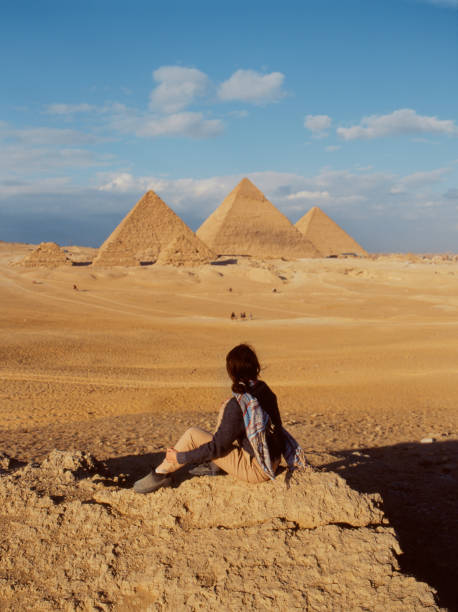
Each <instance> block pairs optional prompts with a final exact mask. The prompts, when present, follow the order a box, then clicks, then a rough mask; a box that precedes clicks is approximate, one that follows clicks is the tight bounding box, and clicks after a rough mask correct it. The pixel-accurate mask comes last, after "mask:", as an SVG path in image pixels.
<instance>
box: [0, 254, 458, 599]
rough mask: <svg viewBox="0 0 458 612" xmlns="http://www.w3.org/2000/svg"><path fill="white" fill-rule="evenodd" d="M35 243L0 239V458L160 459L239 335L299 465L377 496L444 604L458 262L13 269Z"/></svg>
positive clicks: (223, 393)
mask: <svg viewBox="0 0 458 612" xmlns="http://www.w3.org/2000/svg"><path fill="white" fill-rule="evenodd" d="M30 249H31V247H30V245H12V244H7V243H0V304H1V308H0V327H1V338H2V342H1V344H0V379H1V387H0V451H2V452H5V453H8V454H9V455H11V456H13V457H15V458H17V459H18V460H20V461H29V460H37V461H39V460H40V458H42V457H43V456H44V455H45V454H46V453H48V452H49V451H50V450H52V449H54V448H57V449H61V450H75V449H78V450H83V451H89V452H91V453H92V454H93V455H95V457H97V458H98V459H102V460H109V461H121V460H122V459H123V458H125V459H126V461H127V458H129V457H130V458H131V459H130V460H131V461H133V459H132V457H136V456H147V455H149V454H151V453H157V452H158V451H160V450H162V449H163V448H164V447H165V446H166V445H168V444H171V443H173V442H174V440H175V439H176V438H177V436H178V435H179V434H180V433H181V432H182V430H183V429H185V428H186V427H187V426H188V424H199V425H201V426H204V427H206V428H212V427H213V424H214V420H215V415H216V412H217V410H218V408H219V405H220V403H221V402H222V401H223V400H224V399H225V398H226V397H227V396H228V394H229V384H228V380H227V376H226V373H225V368H224V357H225V354H226V352H227V351H228V350H229V349H230V348H231V347H232V346H234V345H235V344H237V343H239V342H241V341H247V342H249V343H251V344H252V345H253V346H254V347H255V348H256V350H257V352H258V354H259V357H260V360H261V362H262V364H263V366H264V370H263V377H264V379H265V380H266V381H267V382H268V383H269V385H270V386H271V387H272V388H273V390H274V391H275V392H276V394H277V396H278V398H279V402H280V407H281V411H282V414H283V417H284V421H285V422H286V424H287V427H288V429H290V430H291V432H292V433H293V434H294V435H295V436H296V437H297V438H298V439H299V440H300V441H301V443H302V444H303V446H304V448H305V449H306V450H307V452H308V457H309V460H310V461H311V463H313V464H314V465H316V466H322V467H323V468H325V469H330V470H335V471H338V472H339V473H340V474H341V475H342V476H344V478H346V479H347V481H348V482H349V484H351V486H352V487H355V488H358V489H359V490H360V491H363V492H379V493H381V494H382V497H383V499H384V504H385V512H386V513H387V515H388V517H389V519H390V521H391V523H392V524H393V526H394V527H395V529H396V531H397V533H398V537H399V540H400V543H401V546H402V548H403V550H404V553H405V554H404V555H403V557H402V559H401V566H403V567H404V569H405V571H406V572H411V573H413V574H414V575H415V576H416V577H417V578H418V579H421V580H425V581H426V582H428V583H429V584H431V585H432V586H434V587H435V588H436V589H438V592H439V603H440V604H441V605H443V606H445V607H448V608H449V609H455V608H454V606H455V605H456V599H455V596H456V595H455V590H454V587H453V585H454V584H456V580H458V570H457V566H456V546H457V544H458V519H457V516H456V514H457V513H456V507H457V505H456V504H457V503H458V499H457V493H456V492H457V488H458V473H457V472H458V467H457V456H458V452H457V451H458V417H457V406H458V379H457V372H458V340H457V338H458V262H456V261H441V260H440V259H439V258H436V259H435V260H434V261H431V260H428V261H425V262H419V261H418V262H412V261H409V260H408V258H403V257H398V258H394V257H382V258H378V259H376V260H370V259H359V258H358V259H326V260H301V261H296V262H286V261H281V260H275V261H264V262H262V261H250V260H249V259H248V258H239V259H238V263H237V265H234V264H228V265H218V266H216V265H207V266H202V267H198V268H187V269H185V268H179V269H175V268H171V267H165V266H164V267H160V266H145V267H141V268H128V269H121V268H119V269H111V270H105V269H100V268H98V269H95V268H94V269H92V268H91V267H85V266H81V267H61V268H57V269H54V270H47V269H43V268H37V269H24V268H21V267H19V266H16V265H14V264H15V263H16V262H18V261H19V260H20V259H21V258H22V257H23V256H24V255H26V254H27V253H28V252H30ZM70 251H71V248H70ZM76 251H77V252H78V257H79V259H80V261H84V249H75V252H76ZM89 255H93V250H88V256H89ZM74 284H76V286H77V288H78V289H77V290H75V289H73V285H74ZM242 311H243V312H245V313H246V315H247V319H246V320H244V321H242V320H240V318H238V320H235V321H231V320H230V314H231V312H235V313H236V314H237V315H238V316H239V315H240V313H241V312H242ZM424 438H433V439H434V440H435V441H434V442H433V443H431V444H424V443H423V444H422V443H420V441H421V440H422V439H424ZM137 476H138V474H133V473H132V474H130V476H129V478H130V480H129V478H128V483H130V482H131V481H132V479H135V477H137ZM454 581H455V582H454Z"/></svg>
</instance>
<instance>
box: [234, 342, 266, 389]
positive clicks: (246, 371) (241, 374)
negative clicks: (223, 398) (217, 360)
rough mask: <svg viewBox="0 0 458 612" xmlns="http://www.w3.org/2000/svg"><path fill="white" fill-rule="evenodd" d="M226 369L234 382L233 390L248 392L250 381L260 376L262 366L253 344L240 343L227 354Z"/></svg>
mask: <svg viewBox="0 0 458 612" xmlns="http://www.w3.org/2000/svg"><path fill="white" fill-rule="evenodd" d="M226 369H227V373H228V374H229V377H230V378H231V380H232V383H233V384H232V391H234V393H246V391H247V390H248V381H249V380H256V379H257V378H258V375H259V372H260V371H261V366H260V365H259V361H258V358H257V357H256V353H255V352H254V350H253V349H252V348H251V346H249V345H248V344H239V345H237V346H234V348H233V349H232V350H230V351H229V353H228V354H227V355H226Z"/></svg>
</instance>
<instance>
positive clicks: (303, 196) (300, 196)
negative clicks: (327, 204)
mask: <svg viewBox="0 0 458 612" xmlns="http://www.w3.org/2000/svg"><path fill="white" fill-rule="evenodd" d="M286 199H287V200H329V191H298V192H297V193H290V194H289V195H288V196H287V197H286Z"/></svg>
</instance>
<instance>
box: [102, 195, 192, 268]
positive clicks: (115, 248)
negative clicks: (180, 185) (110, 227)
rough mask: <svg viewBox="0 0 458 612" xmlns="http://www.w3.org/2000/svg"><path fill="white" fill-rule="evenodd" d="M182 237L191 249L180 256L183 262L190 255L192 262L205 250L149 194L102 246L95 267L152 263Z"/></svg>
mask: <svg viewBox="0 0 458 612" xmlns="http://www.w3.org/2000/svg"><path fill="white" fill-rule="evenodd" d="M180 236H183V237H185V239H186V245H187V246H188V250H187V252H183V253H182V255H181V256H182V257H183V258H184V259H186V257H187V256H189V257H190V258H191V259H192V257H193V256H194V253H195V251H196V250H197V251H199V250H202V249H203V245H202V243H201V242H200V240H198V239H197V238H196V235H195V234H194V232H193V231H192V230H191V229H190V228H189V227H188V226H187V225H186V223H185V222H184V221H182V220H181V219H180V217H178V215H176V214H175V213H174V212H173V210H172V209H171V208H169V207H168V206H167V204H166V203H165V202H163V201H162V200H161V198H160V197H159V196H158V195H157V194H155V193H154V191H147V192H146V193H145V195H144V196H143V197H142V198H140V200H139V201H138V202H137V204H136V205H135V206H134V207H133V208H132V210H131V211H130V212H129V213H128V214H127V215H126V216H125V217H124V219H123V220H122V221H121V223H120V224H119V225H118V226H117V227H116V229H115V230H114V231H113V232H112V233H111V234H110V236H108V238H107V239H106V240H105V242H104V243H103V244H102V246H101V247H100V249H99V253H98V255H97V257H96V258H95V259H94V262H93V265H95V266H132V265H139V264H140V263H142V262H143V263H146V262H147V263H153V262H155V261H156V260H157V258H158V256H159V254H160V253H161V251H162V250H163V249H164V248H166V247H168V246H169V245H170V243H172V242H173V241H174V240H175V239H176V238H178V237H180ZM183 244H184V242H182V246H183Z"/></svg>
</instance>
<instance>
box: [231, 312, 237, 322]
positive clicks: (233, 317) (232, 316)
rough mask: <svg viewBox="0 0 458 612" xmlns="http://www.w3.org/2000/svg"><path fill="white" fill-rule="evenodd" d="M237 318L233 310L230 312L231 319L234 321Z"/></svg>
mask: <svg viewBox="0 0 458 612" xmlns="http://www.w3.org/2000/svg"><path fill="white" fill-rule="evenodd" d="M236 318H237V315H236V314H235V312H231V321H234V320H235V319H236Z"/></svg>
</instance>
